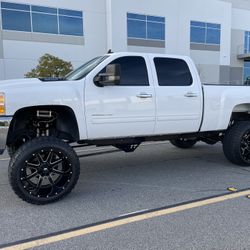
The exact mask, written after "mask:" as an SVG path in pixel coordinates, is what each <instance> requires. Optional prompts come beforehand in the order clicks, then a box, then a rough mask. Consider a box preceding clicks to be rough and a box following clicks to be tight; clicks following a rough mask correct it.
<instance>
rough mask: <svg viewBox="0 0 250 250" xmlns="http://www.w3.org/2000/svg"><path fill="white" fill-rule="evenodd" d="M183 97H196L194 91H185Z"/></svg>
mask: <svg viewBox="0 0 250 250" xmlns="http://www.w3.org/2000/svg"><path fill="white" fill-rule="evenodd" d="M184 96H185V97H198V95H197V94H196V93H193V92H187V94H185V95H184Z"/></svg>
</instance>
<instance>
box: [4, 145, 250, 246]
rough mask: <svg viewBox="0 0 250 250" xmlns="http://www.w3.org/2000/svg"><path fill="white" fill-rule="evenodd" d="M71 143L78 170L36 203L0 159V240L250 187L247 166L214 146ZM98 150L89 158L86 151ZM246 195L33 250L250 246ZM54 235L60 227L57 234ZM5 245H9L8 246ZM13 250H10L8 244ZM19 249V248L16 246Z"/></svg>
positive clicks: (249, 204) (249, 205) (249, 203)
mask: <svg viewBox="0 0 250 250" xmlns="http://www.w3.org/2000/svg"><path fill="white" fill-rule="evenodd" d="M110 150H112V149H111V148H84V149H77V151H78V154H79V156H80V159H81V176H80V179H79V182H78V184H77V186H76V188H75V189H74V190H73V192H72V193H71V194H70V195H69V196H67V197H66V198H65V199H63V200H61V201H59V202H57V203H54V204H50V205H46V206H34V205H30V204H27V203H25V202H23V201H22V200H20V199H19V198H17V197H16V196H15V194H14V193H13V192H12V190H11V188H10V186H9V184H8V178H7V172H8V171H7V168H8V159H6V158H7V155H6V154H5V155H3V156H2V157H1V158H0V166H1V167H0V187H1V190H0V228H1V229H0V246H2V247H3V245H5V246H7V245H8V244H9V243H12V242H18V241H21V240H25V239H31V238H33V237H38V238H39V237H41V236H43V235H48V234H52V233H55V232H61V231H63V230H69V231H71V229H72V228H76V227H82V226H84V225H88V224H92V223H98V222H101V221H105V220H110V219H116V218H118V217H119V216H121V215H128V214H131V213H135V212H138V211H145V210H150V209H157V208H161V207H167V206H173V207H175V204H180V203H184V202H185V203H189V202H191V203H192V201H194V200H198V199H206V198H209V197H211V196H220V195H222V196H223V195H224V194H227V193H230V192H229V191H228V190H227V188H228V187H236V188H237V189H238V190H244V189H250V169H247V168H241V167H237V166H234V165H232V164H231V163H229V162H228V161H227V160H226V159H225V157H224V155H223V152H222V148H221V145H220V144H217V145H215V146H209V145H205V144H203V143H199V144H198V145H196V146H195V147H194V148H192V149H188V150H181V149H177V148H174V147H173V146H172V145H170V144H169V143H167V142H163V143H162V142H160V143H150V144H145V145H142V146H141V147H139V148H138V149H137V151H136V152H134V153H130V154H127V153H124V152H111V153H106V154H99V153H102V152H108V151H110ZM92 152H93V153H98V154H96V155H94V156H87V157H86V155H89V154H90V153H92ZM249 221H250V199H248V198H246V196H244V195H242V196H240V197H238V198H233V199H228V200H224V201H223V200H222V201H220V202H217V203H213V204H209V205H204V206H199V207H196V208H190V209H187V210H183V211H177V212H174V213H170V214H165V215H161V216H155V217H152V218H146V219H142V220H140V221H137V222H133V223H124V225H120V226H117V227H111V228H105V227H104V228H103V229H102V230H99V231H95V232H92V233H91V232H90V233H87V234H84V235H80V236H78V237H71V238H68V239H66V240H65V239H63V238H61V239H60V240H58V241H56V242H54V243H51V244H47V243H44V244H43V245H42V246H40V247H36V248H34V249H109V250H110V249H237V250H240V249H250V237H249V233H250V223H249ZM59 235H60V233H59ZM6 244H7V245H6ZM13 249H14V248H13ZM15 249H18V248H15Z"/></svg>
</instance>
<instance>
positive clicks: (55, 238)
mask: <svg viewBox="0 0 250 250" xmlns="http://www.w3.org/2000/svg"><path fill="white" fill-rule="evenodd" d="M248 195H250V189H247V190H241V191H238V192H235V193H230V194H228V193H227V194H221V195H218V196H213V197H207V198H204V199H200V200H195V201H190V202H185V203H181V204H175V205H172V206H168V207H163V208H158V209H153V210H148V211H146V212H139V213H137V214H132V215H127V216H124V217H118V218H115V219H112V220H107V221H103V222H99V223H96V224H92V225H85V226H83V227H78V228H74V229H71V230H66V231H62V232H57V233H54V234H50V235H44V236H40V237H36V238H33V239H27V240H23V241H19V242H15V243H10V244H6V245H2V246H0V249H4V250H23V249H29V248H34V247H39V246H43V245H48V244H51V243H55V242H59V241H63V240H68V239H72V238H75V237H79V236H84V235H87V234H91V233H96V232H100V231H103V230H107V229H110V228H115V227H119V226H122V225H127V224H131V223H135V222H139V221H144V220H148V219H152V218H156V217H159V216H164V215H169V214H173V213H177V212H181V211H185V210H189V209H193V208H198V207H202V206H207V205H211V204H216V203H219V202H223V201H227V200H232V199H235V198H239V197H242V196H248Z"/></svg>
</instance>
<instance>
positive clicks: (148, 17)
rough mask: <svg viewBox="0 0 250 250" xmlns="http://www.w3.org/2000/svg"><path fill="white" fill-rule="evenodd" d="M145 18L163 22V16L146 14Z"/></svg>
mask: <svg viewBox="0 0 250 250" xmlns="http://www.w3.org/2000/svg"><path fill="white" fill-rule="evenodd" d="M147 20H148V21H152V22H158V23H165V18H164V17H159V16H147Z"/></svg>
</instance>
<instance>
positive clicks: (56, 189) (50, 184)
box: [9, 137, 80, 205]
mask: <svg viewBox="0 0 250 250" xmlns="http://www.w3.org/2000/svg"><path fill="white" fill-rule="evenodd" d="M79 174H80V163H79V159H78V157H77V155H76V153H75V151H74V150H73V149H72V148H71V147H70V146H69V145H68V144H67V143H65V142H63V141H61V140H59V139H57V138H54V137H40V138H35V139H33V140H31V141H29V142H27V143H25V144H23V145H22V146H21V147H20V148H19V149H18V150H17V151H16V153H15V154H14V156H13V158H12V159H11V161H10V165H9V181H10V184H11V186H12V188H13V190H14V192H15V193H16V194H17V195H18V196H19V197H20V198H21V199H23V200H24V201H26V202H28V203H32V204H36V205H44V204H48V203H51V202H54V201H57V200H59V199H61V198H63V197H64V196H65V195H67V194H69V193H70V192H71V191H72V189H73V188H74V186H75V184H76V183H77V180H78V178H79Z"/></svg>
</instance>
